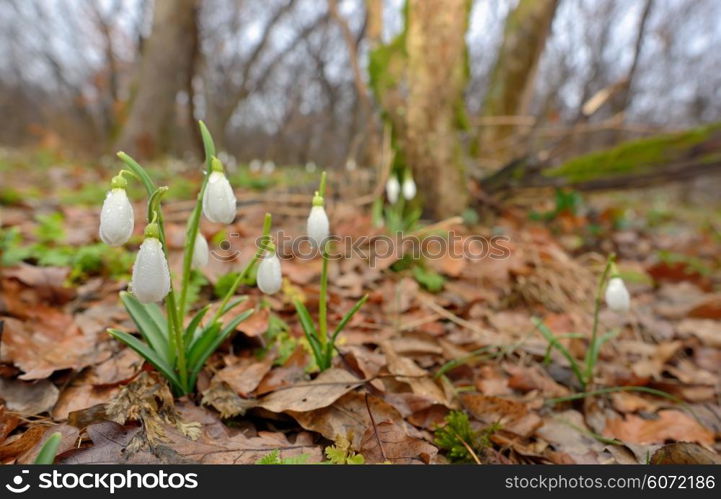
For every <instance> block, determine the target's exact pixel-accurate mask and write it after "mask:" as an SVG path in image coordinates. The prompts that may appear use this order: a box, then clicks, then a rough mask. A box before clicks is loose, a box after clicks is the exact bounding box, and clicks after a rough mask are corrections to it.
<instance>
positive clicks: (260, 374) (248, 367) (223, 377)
mask: <svg viewBox="0 0 721 499" xmlns="http://www.w3.org/2000/svg"><path fill="white" fill-rule="evenodd" d="M272 365H273V359H272V358H270V357H266V359H264V360H261V361H255V359H243V360H241V361H240V362H239V363H238V364H234V365H232V366H227V367H224V368H223V369H221V370H220V371H218V372H217V373H216V375H215V378H214V379H215V380H217V381H223V382H225V383H227V384H228V386H230V387H231V388H232V389H233V390H235V392H236V393H237V394H238V395H240V396H242V397H245V398H247V397H248V396H249V395H250V393H251V392H252V391H253V390H255V389H256V388H257V387H258V384H259V383H260V382H261V380H262V379H263V378H264V377H265V375H266V374H268V371H270V368H271V367H272Z"/></svg>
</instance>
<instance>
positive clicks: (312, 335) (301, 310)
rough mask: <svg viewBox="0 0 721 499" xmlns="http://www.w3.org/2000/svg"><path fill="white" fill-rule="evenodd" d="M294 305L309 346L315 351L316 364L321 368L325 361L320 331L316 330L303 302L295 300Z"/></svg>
mask: <svg viewBox="0 0 721 499" xmlns="http://www.w3.org/2000/svg"><path fill="white" fill-rule="evenodd" d="M293 304H294V305H295V310H296V311H297V312H298V318H299V319H300V325H301V326H302V327H303V332H304V333H305V337H306V339H307V340H308V344H309V345H310V348H311V349H312V350H313V356H314V357H315V361H316V364H318V365H319V367H320V364H321V363H322V359H323V351H322V348H323V347H322V345H321V344H320V341H319V340H318V331H317V330H316V328H315V324H313V319H312V318H311V316H310V312H308V309H307V308H306V307H305V305H304V304H303V302H302V301H300V300H293Z"/></svg>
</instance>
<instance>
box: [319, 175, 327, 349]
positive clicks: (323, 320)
mask: <svg viewBox="0 0 721 499" xmlns="http://www.w3.org/2000/svg"><path fill="white" fill-rule="evenodd" d="M322 178H325V177H322ZM321 185H322V180H321ZM329 244H330V241H326V242H325V244H324V245H323V253H322V255H321V256H322V258H323V266H322V267H321V272H320V299H319V302H318V340H320V344H321V345H323V349H324V351H325V346H326V344H327V343H328V245H329Z"/></svg>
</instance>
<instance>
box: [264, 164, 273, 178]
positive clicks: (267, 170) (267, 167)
mask: <svg viewBox="0 0 721 499" xmlns="http://www.w3.org/2000/svg"><path fill="white" fill-rule="evenodd" d="M274 171H275V163H273V162H272V161H266V162H265V163H263V173H265V174H266V175H270V174H271V173H273V172H274Z"/></svg>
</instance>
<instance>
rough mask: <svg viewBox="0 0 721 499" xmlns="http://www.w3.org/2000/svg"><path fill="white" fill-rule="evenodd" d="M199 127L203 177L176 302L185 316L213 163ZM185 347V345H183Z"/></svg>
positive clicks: (202, 128) (207, 134) (210, 148)
mask: <svg viewBox="0 0 721 499" xmlns="http://www.w3.org/2000/svg"><path fill="white" fill-rule="evenodd" d="M198 126H199V127H200V135H201V137H202V139H203V148H204V149H205V176H204V177H203V183H202V184H201V186H200V191H199V192H198V197H197V199H196V201H195V206H194V207H193V211H192V213H191V214H190V219H189V220H188V227H187V230H186V232H185V248H184V251H183V277H182V280H181V285H180V301H179V303H178V315H179V316H180V317H185V308H186V306H187V300H188V288H189V287H190V278H191V270H192V265H193V253H194V252H195V239H196V238H197V237H198V231H199V230H200V214H201V212H202V208H203V196H204V195H205V189H206V187H207V186H208V178H209V177H210V171H211V167H212V163H213V157H214V156H215V144H214V143H213V138H212V137H211V135H210V132H209V131H208V128H207V127H206V126H205V123H203V122H202V121H199V122H198ZM183 347H185V345H183Z"/></svg>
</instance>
